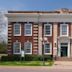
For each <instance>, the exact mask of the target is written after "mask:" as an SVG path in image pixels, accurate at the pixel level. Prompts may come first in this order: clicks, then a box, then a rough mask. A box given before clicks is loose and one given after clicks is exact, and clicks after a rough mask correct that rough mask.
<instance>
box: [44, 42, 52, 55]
mask: <svg viewBox="0 0 72 72" xmlns="http://www.w3.org/2000/svg"><path fill="white" fill-rule="evenodd" d="M51 47H52V46H51V44H50V43H45V44H44V54H51V50H52V48H51Z"/></svg>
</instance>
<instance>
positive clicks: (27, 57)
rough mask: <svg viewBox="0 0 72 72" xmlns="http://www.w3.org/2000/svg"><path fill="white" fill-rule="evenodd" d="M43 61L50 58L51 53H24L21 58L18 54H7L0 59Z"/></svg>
mask: <svg viewBox="0 0 72 72" xmlns="http://www.w3.org/2000/svg"><path fill="white" fill-rule="evenodd" d="M43 58H44V60H45V61H48V60H52V56H51V55H44V56H42V55H25V57H23V58H21V56H20V55H9V56H2V57H1V61H20V60H23V61H24V60H25V61H43Z"/></svg>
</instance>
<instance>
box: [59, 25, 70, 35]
mask: <svg viewBox="0 0 72 72" xmlns="http://www.w3.org/2000/svg"><path fill="white" fill-rule="evenodd" d="M63 25H66V26H67V35H62V26H63ZM60 36H69V26H68V24H60Z"/></svg>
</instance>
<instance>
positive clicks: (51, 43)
mask: <svg viewBox="0 0 72 72" xmlns="http://www.w3.org/2000/svg"><path fill="white" fill-rule="evenodd" d="M45 44H50V53H45ZM44 54H45V55H51V54H52V43H44Z"/></svg>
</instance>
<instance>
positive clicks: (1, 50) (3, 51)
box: [0, 41, 7, 54]
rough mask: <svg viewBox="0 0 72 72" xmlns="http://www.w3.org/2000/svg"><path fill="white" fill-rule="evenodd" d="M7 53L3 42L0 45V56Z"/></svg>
mask: <svg viewBox="0 0 72 72" xmlns="http://www.w3.org/2000/svg"><path fill="white" fill-rule="evenodd" d="M2 53H7V44H6V43H5V42H4V41H3V42H1V43H0V54H2Z"/></svg>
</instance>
